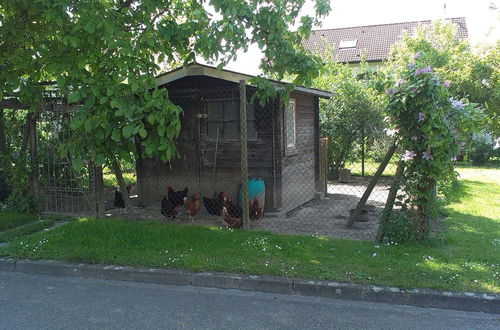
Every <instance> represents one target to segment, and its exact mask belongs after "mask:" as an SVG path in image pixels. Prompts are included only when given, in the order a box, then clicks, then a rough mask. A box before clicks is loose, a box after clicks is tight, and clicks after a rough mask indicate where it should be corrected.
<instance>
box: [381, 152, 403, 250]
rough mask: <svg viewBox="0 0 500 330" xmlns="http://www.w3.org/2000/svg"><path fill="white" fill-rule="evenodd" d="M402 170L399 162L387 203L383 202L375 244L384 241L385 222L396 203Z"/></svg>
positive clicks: (401, 164) (401, 163)
mask: <svg viewBox="0 0 500 330" xmlns="http://www.w3.org/2000/svg"><path fill="white" fill-rule="evenodd" d="M403 168H404V167H403V162H402V161H399V163H398V167H397V169H396V174H395V175H394V181H393V182H392V185H391V188H390V189H389V194H388V195H387V201H386V202H385V207H384V210H383V211H382V214H381V215H380V219H379V226H378V231H377V238H376V242H377V243H382V241H383V240H384V236H385V229H386V224H387V220H389V217H390V215H391V212H392V209H393V207H394V202H395V201H396V197H397V195H398V190H399V187H400V185H401V177H402V176H403Z"/></svg>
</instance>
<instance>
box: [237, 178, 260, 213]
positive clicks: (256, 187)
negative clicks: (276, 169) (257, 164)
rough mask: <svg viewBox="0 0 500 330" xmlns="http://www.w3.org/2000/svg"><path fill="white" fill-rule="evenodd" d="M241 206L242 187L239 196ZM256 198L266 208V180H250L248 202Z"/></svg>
mask: <svg viewBox="0 0 500 330" xmlns="http://www.w3.org/2000/svg"><path fill="white" fill-rule="evenodd" d="M238 195H239V196H238V201H239V203H238V204H239V205H240V206H242V205H241V199H242V197H241V185H240V192H239V194H238ZM254 198H257V199H258V200H259V204H260V206H261V207H262V208H264V202H265V200H266V183H265V182H264V180H262V179H259V178H248V201H252V200H253V199H254Z"/></svg>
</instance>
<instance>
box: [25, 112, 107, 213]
mask: <svg viewBox="0 0 500 330" xmlns="http://www.w3.org/2000/svg"><path fill="white" fill-rule="evenodd" d="M54 105H55V104H52V106H51V107H45V108H44V110H42V111H40V112H39V113H37V114H35V115H34V116H32V118H31V119H30V120H33V121H34V122H35V123H36V132H35V135H36V140H37V143H36V145H35V150H36V151H35V150H32V152H36V157H34V158H33V159H35V160H36V165H35V166H36V168H35V170H34V171H33V174H32V175H36V180H35V181H36V195H37V196H38V200H39V201H40V204H41V207H42V209H43V210H44V211H45V212H49V213H54V212H56V213H67V214H79V215H84V214H85V215H91V214H95V213H96V208H97V205H96V203H97V201H96V193H97V186H96V182H97V181H96V172H95V167H94V166H92V164H91V163H90V162H87V163H86V166H84V167H83V169H82V170H80V171H75V170H74V168H73V166H72V161H71V155H67V156H64V157H61V156H60V149H59V147H60V146H61V145H62V144H63V143H64V142H66V141H67V140H68V139H69V138H70V135H71V129H70V121H71V116H72V112H71V108H70V107H68V106H65V105H61V104H58V106H54Z"/></svg>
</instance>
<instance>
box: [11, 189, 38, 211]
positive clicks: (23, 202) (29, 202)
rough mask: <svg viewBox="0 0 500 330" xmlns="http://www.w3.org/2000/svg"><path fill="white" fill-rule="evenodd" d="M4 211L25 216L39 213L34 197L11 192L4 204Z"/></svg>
mask: <svg viewBox="0 0 500 330" xmlns="http://www.w3.org/2000/svg"><path fill="white" fill-rule="evenodd" d="M5 205H6V207H5V208H6V209H7V210H11V211H15V212H18V213H25V214H37V213H40V203H39V201H38V200H37V199H36V197H34V196H32V195H29V194H26V193H22V192H18V191H16V192H12V193H11V194H10V195H9V197H8V198H7V201H6V202H5Z"/></svg>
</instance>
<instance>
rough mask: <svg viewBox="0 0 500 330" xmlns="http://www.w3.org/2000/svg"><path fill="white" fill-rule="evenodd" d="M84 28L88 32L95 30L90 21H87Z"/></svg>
mask: <svg viewBox="0 0 500 330" xmlns="http://www.w3.org/2000/svg"><path fill="white" fill-rule="evenodd" d="M85 30H86V31H87V32H88V33H94V31H95V25H94V24H92V22H89V23H87V25H85Z"/></svg>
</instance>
